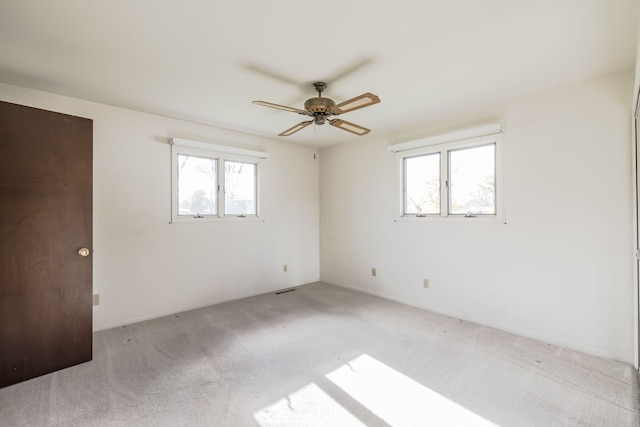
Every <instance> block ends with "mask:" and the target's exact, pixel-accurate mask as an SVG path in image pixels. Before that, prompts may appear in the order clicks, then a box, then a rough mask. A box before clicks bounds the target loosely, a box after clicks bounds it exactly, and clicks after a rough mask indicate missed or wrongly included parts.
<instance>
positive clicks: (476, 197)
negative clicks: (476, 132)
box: [449, 144, 496, 215]
mask: <svg viewBox="0 0 640 427" xmlns="http://www.w3.org/2000/svg"><path fill="white" fill-rule="evenodd" d="M495 153H496V146H495V144H491V145H483V146H480V147H473V148H465V149H461V150H455V151H450V152H449V184H450V193H449V194H450V202H449V213H451V214H468V213H469V214H474V215H475V214H491V215H495V213H496V155H495Z"/></svg>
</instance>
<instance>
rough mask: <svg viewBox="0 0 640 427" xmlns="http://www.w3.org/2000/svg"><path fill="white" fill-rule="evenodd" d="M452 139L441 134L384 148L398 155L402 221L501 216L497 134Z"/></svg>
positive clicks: (466, 134) (498, 136)
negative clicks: (403, 219) (404, 219)
mask: <svg viewBox="0 0 640 427" xmlns="http://www.w3.org/2000/svg"><path fill="white" fill-rule="evenodd" d="M479 129H485V128H479ZM479 133H482V132H479ZM463 135H464V136H468V133H467V131H465V132H464V133H463ZM454 136H455V134H454ZM452 139H455V138H452V137H451V136H450V135H445V136H442V137H436V138H433V139H432V138H430V139H428V140H422V141H411V142H409V143H403V144H396V145H392V146H390V147H389V150H390V151H394V152H397V153H398V154H397V156H398V165H399V169H400V175H401V180H400V181H401V185H400V186H401V189H400V191H401V197H400V198H401V203H402V204H401V211H400V214H401V215H400V216H401V217H404V218H411V217H413V218H465V219H469V218H500V217H501V215H502V212H501V210H502V208H501V202H502V200H501V197H500V193H499V189H500V187H499V186H500V185H502V183H501V182H500V181H499V179H500V173H499V171H500V169H499V166H500V165H499V158H500V156H499V153H500V142H501V140H500V134H499V133H498V132H490V134H489V135H486V134H485V135H482V136H477V137H467V138H466V139H459V140H452ZM442 141H446V142H442Z"/></svg>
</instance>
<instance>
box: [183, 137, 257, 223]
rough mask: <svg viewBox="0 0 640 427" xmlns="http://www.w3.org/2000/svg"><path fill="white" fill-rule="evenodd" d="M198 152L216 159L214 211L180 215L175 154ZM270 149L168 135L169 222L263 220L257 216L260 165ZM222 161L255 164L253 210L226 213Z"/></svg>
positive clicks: (199, 155) (190, 154) (201, 155)
mask: <svg viewBox="0 0 640 427" xmlns="http://www.w3.org/2000/svg"><path fill="white" fill-rule="evenodd" d="M180 154H183V155H188V156H198V157H205V158H210V159H215V160H216V161H217V167H216V172H217V182H216V184H217V197H216V206H217V213H216V214H200V215H179V207H178V156H179V155H180ZM268 157H269V153H266V152H262V151H253V150H246V149H243V148H237V147H230V146H225V145H218V144H209V143H206V142H200V141H192V140H187V139H182V138H172V139H171V222H172V223H198V222H200V223H202V222H226V221H263V220H262V219H261V217H260V205H261V203H260V185H261V181H262V180H261V173H262V167H261V165H260V163H261V161H262V160H264V159H267V158H268ZM225 161H233V162H242V163H249V164H254V165H256V176H255V180H256V183H255V186H256V187H255V188H256V195H255V196H256V213H255V214H248V215H235V214H234V215H226V214H225V193H224V191H225V180H224V174H225V165H224V162H225Z"/></svg>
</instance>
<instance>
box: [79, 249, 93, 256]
mask: <svg viewBox="0 0 640 427" xmlns="http://www.w3.org/2000/svg"><path fill="white" fill-rule="evenodd" d="M89 253H90V251H89V249H88V248H80V249H78V255H80V256H89Z"/></svg>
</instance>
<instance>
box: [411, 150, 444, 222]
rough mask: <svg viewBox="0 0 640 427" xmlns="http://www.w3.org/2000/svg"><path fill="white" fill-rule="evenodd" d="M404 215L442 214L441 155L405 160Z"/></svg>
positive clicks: (435, 154)
mask: <svg viewBox="0 0 640 427" xmlns="http://www.w3.org/2000/svg"><path fill="white" fill-rule="evenodd" d="M404 185H405V188H404V190H405V191H404V213H405V214H408V215H427V214H435V215H439V214H440V153H434V154H428V155H426V156H417V157H407V158H405V159H404Z"/></svg>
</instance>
